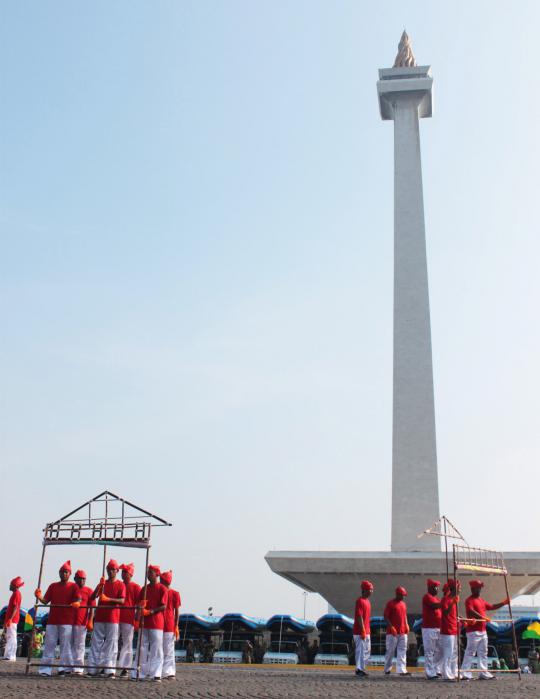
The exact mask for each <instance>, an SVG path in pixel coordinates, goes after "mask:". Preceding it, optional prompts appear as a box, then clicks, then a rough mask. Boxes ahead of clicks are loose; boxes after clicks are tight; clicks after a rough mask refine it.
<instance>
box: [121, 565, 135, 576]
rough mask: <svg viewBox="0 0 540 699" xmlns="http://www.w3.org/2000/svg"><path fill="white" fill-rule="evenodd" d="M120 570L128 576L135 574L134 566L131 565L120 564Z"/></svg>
mask: <svg viewBox="0 0 540 699" xmlns="http://www.w3.org/2000/svg"><path fill="white" fill-rule="evenodd" d="M120 570H125V571H126V573H127V574H128V575H133V574H134V573H135V566H134V565H133V563H122V565H121V566H120Z"/></svg>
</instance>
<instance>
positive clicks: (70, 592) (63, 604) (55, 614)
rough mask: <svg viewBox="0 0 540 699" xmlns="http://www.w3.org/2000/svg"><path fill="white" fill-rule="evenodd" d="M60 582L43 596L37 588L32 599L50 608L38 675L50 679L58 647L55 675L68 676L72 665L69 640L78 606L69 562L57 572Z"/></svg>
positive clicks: (78, 597)
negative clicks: (58, 654)
mask: <svg viewBox="0 0 540 699" xmlns="http://www.w3.org/2000/svg"><path fill="white" fill-rule="evenodd" d="M58 573H59V576H60V582H55V583H51V584H50V585H49V587H48V588H47V592H46V593H45V595H42V594H41V590H40V589H39V588H38V589H37V590H36V591H35V595H36V598H37V599H38V600H39V602H41V603H42V604H50V612H49V618H48V620H47V628H46V630H45V643H44V644H43V657H42V659H41V666H40V668H39V674H40V675H42V676H46V677H50V675H51V673H52V663H53V661H54V654H55V651H56V646H57V645H59V646H60V666H59V668H58V674H59V675H68V674H69V673H70V672H71V666H72V665H73V656H72V654H71V636H72V633H73V608H74V607H78V606H80V604H81V597H80V595H79V589H78V587H77V585H75V583H74V582H70V581H69V578H70V577H71V561H66V562H65V563H64V565H63V566H62V567H61V568H60V570H59V571H58Z"/></svg>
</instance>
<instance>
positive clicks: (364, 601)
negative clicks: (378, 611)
mask: <svg viewBox="0 0 540 699" xmlns="http://www.w3.org/2000/svg"><path fill="white" fill-rule="evenodd" d="M361 587H362V590H372V589H373V585H372V584H371V583H370V582H369V580H363V581H362V583H361ZM360 619H362V621H363V629H362V626H361V624H360ZM362 631H363V635H364V638H362ZM353 640H354V657H355V660H356V669H357V670H361V671H362V672H365V671H366V665H367V663H368V660H369V656H370V655H371V602H370V601H369V599H368V598H367V597H359V598H358V599H357V600H356V604H355V607H354V625H353Z"/></svg>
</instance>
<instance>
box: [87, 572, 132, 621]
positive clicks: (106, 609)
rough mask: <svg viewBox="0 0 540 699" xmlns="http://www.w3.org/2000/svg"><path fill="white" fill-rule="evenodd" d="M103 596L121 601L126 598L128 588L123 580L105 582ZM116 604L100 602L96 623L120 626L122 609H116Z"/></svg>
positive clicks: (95, 618)
mask: <svg viewBox="0 0 540 699" xmlns="http://www.w3.org/2000/svg"><path fill="white" fill-rule="evenodd" d="M103 594H104V595H107V597H110V598H111V599H121V598H123V597H125V596H126V586H125V585H124V583H123V582H122V581H121V580H115V581H114V582H111V581H110V580H106V581H105V585H103ZM115 604H117V603H116V602H99V604H98V608H97V610H96V613H95V615H94V621H95V622H104V623H105V624H118V622H119V621H120V609H119V608H118V607H116V609H114V606H115Z"/></svg>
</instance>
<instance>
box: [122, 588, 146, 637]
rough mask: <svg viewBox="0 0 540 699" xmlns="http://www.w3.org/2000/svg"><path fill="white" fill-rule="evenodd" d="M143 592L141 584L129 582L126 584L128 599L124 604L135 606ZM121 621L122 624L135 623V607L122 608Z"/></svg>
mask: <svg viewBox="0 0 540 699" xmlns="http://www.w3.org/2000/svg"><path fill="white" fill-rule="evenodd" d="M140 594H141V586H140V585H137V583H135V582H128V583H127V584H126V600H125V602H124V604H125V605H126V607H135V606H136V605H137V602H138V601H139V595H140ZM120 623H121V624H131V625H132V626H133V624H134V623H135V610H134V609H121V610H120Z"/></svg>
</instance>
